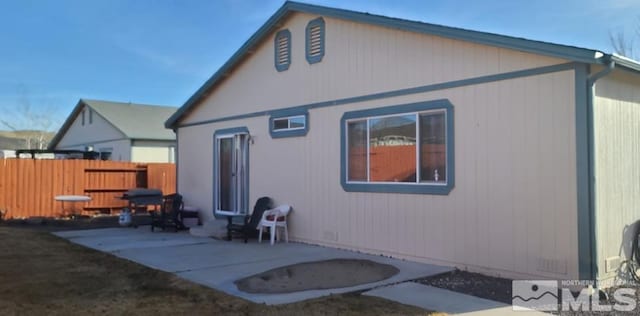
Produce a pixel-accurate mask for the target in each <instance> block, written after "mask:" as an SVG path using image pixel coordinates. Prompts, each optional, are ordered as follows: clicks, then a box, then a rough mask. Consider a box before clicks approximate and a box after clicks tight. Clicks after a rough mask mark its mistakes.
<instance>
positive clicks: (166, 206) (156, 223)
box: [151, 193, 186, 232]
mask: <svg viewBox="0 0 640 316" xmlns="http://www.w3.org/2000/svg"><path fill="white" fill-rule="evenodd" d="M183 208H184V202H183V201H182V195H180V194H178V193H174V194H169V195H165V196H163V197H162V207H161V208H160V212H159V213H158V212H157V211H153V212H151V231H153V229H154V227H159V228H162V230H166V229H167V228H169V227H173V229H174V230H175V231H176V232H177V231H178V230H181V229H185V228H186V227H185V226H184V224H182V221H181V220H180V217H179V216H180V211H182V209H183Z"/></svg>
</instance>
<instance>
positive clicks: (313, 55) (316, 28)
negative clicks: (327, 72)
mask: <svg viewBox="0 0 640 316" xmlns="http://www.w3.org/2000/svg"><path fill="white" fill-rule="evenodd" d="M306 33H307V36H306V52H307V62H309V63H310V64H315V63H319V62H321V61H322V57H324V19H322V18H317V19H314V20H311V21H309V24H307V32H306Z"/></svg>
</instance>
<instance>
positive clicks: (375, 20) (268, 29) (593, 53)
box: [165, 1, 640, 129]
mask: <svg viewBox="0 0 640 316" xmlns="http://www.w3.org/2000/svg"><path fill="white" fill-rule="evenodd" d="M294 12H302V13H309V14H317V15H322V16H326V17H332V18H337V19H343V20H351V21H356V22H360V23H367V24H373V25H378V26H383V27H388V28H393V29H399V30H404V31H410V32H417V33H424V34H429V35H436V36H441V37H445V38H451V39H457V40H463V41H467V42H473V43H477V44H484V45H489V46H495V47H501V48H508V49H514V50H519V51H524V52H529V53H534V54H540V55H546V56H551V57H557V58H562V59H567V60H571V61H575V62H582V63H590V64H603V65H607V64H610V63H612V62H614V63H616V64H617V65H619V66H621V67H624V68H626V69H629V70H632V71H637V72H640V63H639V62H637V61H634V60H632V59H628V58H625V57H622V56H618V55H615V54H605V53H603V52H600V51H598V50H593V49H586V48H579V47H574V46H567V45H559V44H553V43H547V42H541V41H534V40H528V39H524V38H517V37H511V36H504V35H498V34H492V33H486V32H478V31H471V30H465V29H461V28H453V27H447V26H442V25H436V24H429V23H424V22H416V21H409V20H403V19H397V18H390V17H386V16H381V15H374V14H369V13H362V12H355V11H349V10H343V9H335V8H329V7H323V6H317V5H311V4H305V3H298V2H292V1H287V2H285V3H284V5H283V6H282V7H280V9H278V11H276V13H275V14H273V15H272V16H271V18H269V20H267V22H266V23H265V24H264V25H263V26H262V27H260V29H258V31H257V32H255V33H254V34H253V35H252V36H251V37H250V38H249V39H248V40H247V41H246V42H245V43H244V45H242V47H240V49H239V50H238V51H237V52H236V53H235V54H233V56H231V58H230V59H229V60H228V61H227V62H226V63H225V64H224V65H222V67H220V69H219V70H218V71H217V72H216V73H215V74H213V76H211V78H209V80H207V81H206V82H205V83H204V85H202V87H200V89H198V91H196V93H194V94H193V95H192V96H191V97H190V98H189V99H188V100H187V102H185V104H184V105H182V106H181V107H180V108H179V109H178V111H176V112H175V113H174V114H173V115H172V116H171V117H170V118H169V119H168V120H167V121H166V122H165V126H166V127H167V128H171V129H175V128H176V127H177V123H178V121H179V120H180V119H181V118H182V117H183V116H184V115H186V114H187V113H188V112H189V111H190V110H191V109H192V108H193V107H194V106H195V105H196V104H198V102H199V101H200V100H201V99H203V98H205V97H206V96H207V95H208V93H209V91H211V89H212V88H213V87H215V86H216V85H217V84H218V83H219V82H220V81H221V80H223V79H224V78H225V77H227V76H228V75H229V74H230V73H231V71H232V70H233V69H234V68H235V67H236V65H238V64H239V63H240V62H241V61H242V60H243V59H244V58H245V57H247V56H249V55H251V53H252V51H253V49H254V48H255V47H256V46H257V45H258V44H259V43H260V42H261V41H262V40H263V38H264V37H265V36H267V35H269V34H271V33H272V32H273V31H275V30H277V29H278V28H280V27H281V26H282V24H281V21H282V20H284V19H285V18H286V17H287V16H288V15H290V14H291V13H294Z"/></svg>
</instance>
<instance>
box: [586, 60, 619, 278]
mask: <svg viewBox="0 0 640 316" xmlns="http://www.w3.org/2000/svg"><path fill="white" fill-rule="evenodd" d="M615 67H616V63H615V62H614V61H613V60H610V59H609V62H608V64H607V67H606V68H605V69H603V70H602V71H600V72H597V73H594V74H591V75H589V77H588V78H587V89H588V90H587V134H588V135H587V140H588V146H589V152H588V156H589V157H588V160H589V178H588V179H589V181H588V182H589V184H588V186H589V243H590V244H591V247H590V248H591V269H590V270H591V273H590V274H591V280H592V281H596V280H597V278H598V244H597V240H596V215H597V214H596V175H595V166H596V165H595V130H594V104H593V103H594V99H595V93H596V89H595V88H596V81H598V80H599V79H601V78H603V77H605V76H607V75H608V74H610V73H611V72H612V71H613V69H614V68H615ZM596 286H597V285H596Z"/></svg>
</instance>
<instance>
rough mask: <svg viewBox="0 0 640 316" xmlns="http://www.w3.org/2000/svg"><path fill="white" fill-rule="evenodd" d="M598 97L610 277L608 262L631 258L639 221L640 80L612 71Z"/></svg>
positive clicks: (599, 197) (601, 236)
mask: <svg viewBox="0 0 640 316" xmlns="http://www.w3.org/2000/svg"><path fill="white" fill-rule="evenodd" d="M595 94H596V97H595V101H594V126H595V142H594V143H595V178H596V223H597V225H596V236H597V239H598V244H597V250H598V267H599V274H600V278H607V277H611V276H614V275H615V272H606V271H605V260H606V259H607V258H612V257H617V256H620V257H621V259H622V260H625V259H626V258H628V256H629V255H630V250H631V249H630V247H629V246H630V243H631V240H632V238H633V231H634V226H633V225H634V224H635V223H636V222H637V221H638V220H640V208H639V205H640V164H639V163H638V161H640V79H639V78H638V76H637V75H632V74H628V73H625V72H623V71H614V72H613V73H612V74H611V75H609V76H607V77H604V78H602V79H600V80H599V81H597V83H596V89H595ZM625 245H626V246H625Z"/></svg>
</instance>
